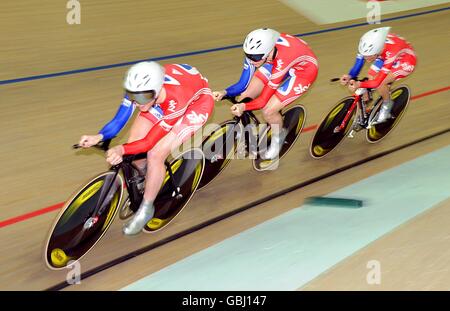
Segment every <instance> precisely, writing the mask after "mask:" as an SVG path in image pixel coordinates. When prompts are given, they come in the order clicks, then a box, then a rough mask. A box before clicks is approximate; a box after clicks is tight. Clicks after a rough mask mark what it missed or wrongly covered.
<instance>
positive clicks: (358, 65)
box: [348, 54, 364, 78]
mask: <svg viewBox="0 0 450 311" xmlns="http://www.w3.org/2000/svg"><path fill="white" fill-rule="evenodd" d="M363 66H364V56H362V55H361V54H358V55H357V56H356V60H355V64H354V65H353V67H352V69H350V71H349V73H348V75H349V76H351V77H352V78H356V77H357V76H358V75H359V72H360V71H361V69H362V67H363Z"/></svg>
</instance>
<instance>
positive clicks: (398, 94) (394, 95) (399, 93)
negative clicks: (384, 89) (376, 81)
mask: <svg viewBox="0 0 450 311" xmlns="http://www.w3.org/2000/svg"><path fill="white" fill-rule="evenodd" d="M402 93H403V90H402V89H400V90H397V91H395V92H394V93H392V94H391V99H396V98H397V97H399V96H400V95H401V94H402Z"/></svg>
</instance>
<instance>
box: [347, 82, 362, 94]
mask: <svg viewBox="0 0 450 311" xmlns="http://www.w3.org/2000/svg"><path fill="white" fill-rule="evenodd" d="M360 85H361V82H359V81H355V80H350V82H349V83H348V89H349V90H350V91H351V92H355V91H356V89H358V88H359V87H360Z"/></svg>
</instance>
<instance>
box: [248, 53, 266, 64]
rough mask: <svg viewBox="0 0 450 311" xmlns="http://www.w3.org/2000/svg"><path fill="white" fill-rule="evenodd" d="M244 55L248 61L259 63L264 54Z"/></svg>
mask: <svg viewBox="0 0 450 311" xmlns="http://www.w3.org/2000/svg"><path fill="white" fill-rule="evenodd" d="M244 54H245V56H246V57H247V58H248V59H249V60H251V61H253V62H259V61H260V60H262V59H263V57H264V54H247V53H244Z"/></svg>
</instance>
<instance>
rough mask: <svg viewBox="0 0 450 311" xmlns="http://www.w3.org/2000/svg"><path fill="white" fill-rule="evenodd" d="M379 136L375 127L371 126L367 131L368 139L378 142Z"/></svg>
mask: <svg viewBox="0 0 450 311" xmlns="http://www.w3.org/2000/svg"><path fill="white" fill-rule="evenodd" d="M381 136H382V135H381V134H380V133H378V132H377V129H376V128H375V126H372V127H371V128H370V129H369V137H370V138H372V139H373V140H378V139H380V138H381Z"/></svg>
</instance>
